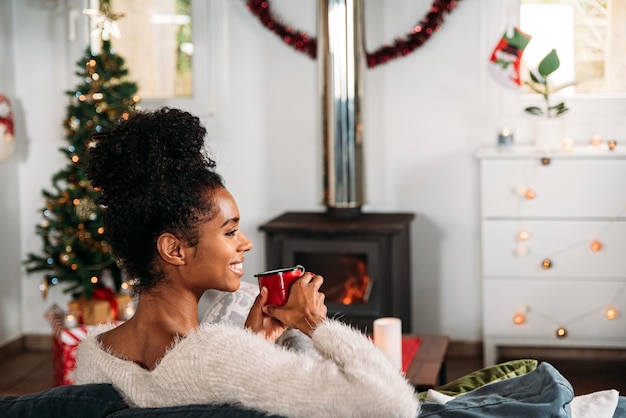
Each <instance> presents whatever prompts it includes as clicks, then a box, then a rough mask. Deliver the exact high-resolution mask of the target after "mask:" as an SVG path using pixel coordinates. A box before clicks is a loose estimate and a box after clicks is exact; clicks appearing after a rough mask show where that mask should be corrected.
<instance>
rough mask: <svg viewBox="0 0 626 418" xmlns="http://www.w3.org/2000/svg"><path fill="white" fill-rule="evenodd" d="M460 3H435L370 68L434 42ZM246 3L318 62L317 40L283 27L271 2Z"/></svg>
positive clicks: (374, 55) (370, 60)
mask: <svg viewBox="0 0 626 418" xmlns="http://www.w3.org/2000/svg"><path fill="white" fill-rule="evenodd" d="M459 1H461V0H434V1H433V3H432V5H431V6H430V9H429V10H428V13H426V16H424V18H423V19H422V20H420V21H419V23H417V24H416V25H415V26H413V28H412V29H411V31H410V32H409V33H408V34H406V35H405V36H404V37H402V38H398V39H396V40H395V42H394V43H393V45H384V46H381V47H380V48H378V49H377V50H376V51H374V52H367V66H368V67H369V68H373V67H376V66H377V65H379V64H384V63H386V62H389V61H391V60H393V59H396V58H400V57H405V56H407V55H409V54H410V53H411V52H413V51H415V50H416V49H417V48H419V47H420V46H422V45H423V44H424V43H425V42H426V41H427V40H428V39H430V37H431V36H432V34H433V33H435V32H436V31H438V30H439V29H441V25H442V24H443V15H444V13H450V12H452V10H453V9H454V8H455V7H456V6H457V3H458V2H459ZM246 3H247V5H248V9H250V11H251V12H252V13H253V14H254V15H255V16H256V17H257V18H259V20H260V21H261V23H263V25H265V26H266V27H267V28H268V29H269V30H271V31H272V32H274V33H275V34H277V35H278V36H280V38H281V39H282V40H283V41H284V42H285V43H286V44H288V45H290V46H291V47H293V48H295V49H296V50H298V51H300V52H304V53H305V54H307V55H308V56H310V57H311V58H313V59H315V57H316V55H317V39H316V38H315V37H312V36H309V35H307V34H306V33H304V32H302V31H299V30H294V29H292V28H290V27H289V26H286V25H284V24H282V23H281V22H280V19H278V18H277V17H276V16H275V15H274V14H273V13H272V11H271V7H270V1H269V0H246Z"/></svg>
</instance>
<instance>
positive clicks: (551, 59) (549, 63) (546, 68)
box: [537, 49, 561, 77]
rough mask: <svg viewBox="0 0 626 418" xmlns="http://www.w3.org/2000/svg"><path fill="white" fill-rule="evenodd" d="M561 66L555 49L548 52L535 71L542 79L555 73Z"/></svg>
mask: <svg viewBox="0 0 626 418" xmlns="http://www.w3.org/2000/svg"><path fill="white" fill-rule="evenodd" d="M560 65H561V61H560V60H559V56H558V55H557V53H556V49H552V51H550V52H548V55H546V56H545V57H544V58H543V59H542V60H541V62H540V63H539V66H538V67H537V71H538V72H539V74H541V75H542V76H543V77H547V76H549V75H550V74H552V73H553V72H555V71H556V70H557V69H558V68H559V66H560Z"/></svg>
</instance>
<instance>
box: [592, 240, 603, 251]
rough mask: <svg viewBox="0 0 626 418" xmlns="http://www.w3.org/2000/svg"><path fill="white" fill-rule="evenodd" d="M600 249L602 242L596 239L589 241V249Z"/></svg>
mask: <svg viewBox="0 0 626 418" xmlns="http://www.w3.org/2000/svg"><path fill="white" fill-rule="evenodd" d="M601 249H602V243H601V242H600V241H598V240H593V241H591V251H593V252H594V253H597V252H598V251H600V250H601Z"/></svg>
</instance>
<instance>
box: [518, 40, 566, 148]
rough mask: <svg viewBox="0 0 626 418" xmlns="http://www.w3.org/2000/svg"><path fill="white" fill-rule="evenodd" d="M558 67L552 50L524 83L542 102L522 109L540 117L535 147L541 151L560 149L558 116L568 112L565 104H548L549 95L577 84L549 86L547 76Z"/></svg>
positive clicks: (561, 134) (558, 62)
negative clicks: (539, 96) (538, 95)
mask: <svg viewBox="0 0 626 418" xmlns="http://www.w3.org/2000/svg"><path fill="white" fill-rule="evenodd" d="M560 65H561V61H560V60H559V56H558V54H557V52H556V49H552V50H551V51H550V52H548V54H547V55H546V56H545V57H544V58H543V59H542V60H541V62H539V65H538V66H537V68H536V69H534V70H530V71H529V79H528V80H526V81H525V82H524V84H526V85H527V86H528V87H530V89H531V90H532V91H534V92H535V93H538V94H540V95H541V96H542V97H543V100H544V105H543V107H539V106H529V107H527V108H526V109H524V111H525V112H527V113H529V114H531V115H535V116H539V117H540V119H538V120H536V121H535V122H536V125H535V145H536V146H537V148H539V149H542V150H550V149H556V148H560V147H561V143H562V140H563V130H564V128H563V121H562V120H560V119H559V116H561V115H563V114H564V113H566V112H567V111H568V110H569V108H568V107H567V106H566V105H565V102H560V103H557V104H552V103H551V102H550V95H552V94H553V93H556V92H557V91H559V90H562V89H564V88H566V87H570V86H573V85H574V84H576V83H577V82H576V81H570V82H568V83H564V84H559V85H556V86H552V85H551V83H550V80H549V76H550V74H552V73H554V72H555V71H556V70H557V69H558V68H559V66H560Z"/></svg>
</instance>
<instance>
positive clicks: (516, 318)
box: [513, 312, 526, 325]
mask: <svg viewBox="0 0 626 418" xmlns="http://www.w3.org/2000/svg"><path fill="white" fill-rule="evenodd" d="M524 322H526V315H525V314H523V313H522V312H518V313H516V314H515V315H513V323H514V324H515V325H522V324H523V323H524Z"/></svg>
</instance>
